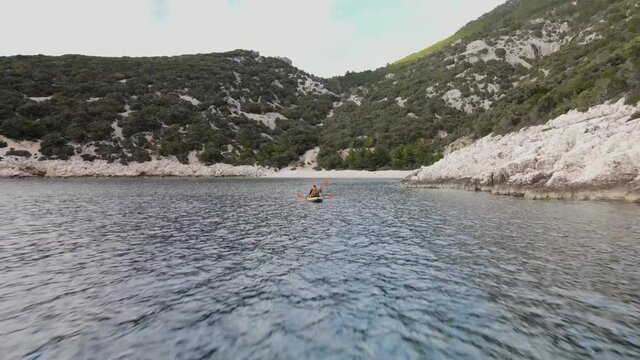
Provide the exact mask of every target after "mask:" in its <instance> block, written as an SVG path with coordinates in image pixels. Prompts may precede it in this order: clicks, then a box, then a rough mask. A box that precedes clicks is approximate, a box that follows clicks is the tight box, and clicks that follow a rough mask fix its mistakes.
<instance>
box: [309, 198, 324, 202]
mask: <svg viewBox="0 0 640 360" xmlns="http://www.w3.org/2000/svg"><path fill="white" fill-rule="evenodd" d="M323 200H324V199H323V198H321V197H310V198H307V202H312V203H321V202H322V201H323Z"/></svg>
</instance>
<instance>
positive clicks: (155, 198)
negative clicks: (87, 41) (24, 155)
mask: <svg viewBox="0 0 640 360" xmlns="http://www.w3.org/2000/svg"><path fill="white" fill-rule="evenodd" d="M310 185H311V183H310V182H309V181H304V180H264V179H263V180H240V179H232V180H206V179H78V180H3V181H0V204H2V206H1V210H0V212H1V216H0V353H1V354H3V356H2V357H3V358H8V359H12V358H22V357H28V358H36V357H39V356H40V357H41V358H51V359H62V358H100V359H103V358H104V359H106V358H149V359H158V358H181V359H187V358H189V359H192V358H211V357H214V358H225V359H242V358H283V359H303V358H304V359H324V358H381V359H387V358H443V357H445V358H482V357H498V358H539V359H554V358H585V357H587V358H589V357H593V358H608V359H615V358H634V357H635V358H637V357H640V275H639V274H640V272H639V271H638V269H639V268H640V267H639V265H640V221H638V219H640V207H639V206H638V205H633V204H615V203H603V202H600V203H596V202H544V201H527V200H522V199H516V198H508V197H497V196H492V195H488V194H479V193H470V192H459V191H429V190H406V189H401V188H400V187H399V186H398V184H397V183H396V182H385V181H362V180H358V181H356V180H342V181H337V184H335V185H332V186H331V187H332V189H331V190H332V192H334V193H336V194H337V195H338V196H337V198H336V199H335V200H330V201H326V202H325V203H324V204H307V205H301V204H299V203H297V202H296V193H297V192H306V191H308V187H309V186H310Z"/></svg>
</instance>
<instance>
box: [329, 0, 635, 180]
mask: <svg viewBox="0 0 640 360" xmlns="http://www.w3.org/2000/svg"><path fill="white" fill-rule="evenodd" d="M639 14H640V2H639V1H637V0H609V1H595V0H593V1H592V0H580V1H558V0H537V1H531V0H519V1H515V0H512V1H509V2H507V3H505V4H504V5H502V6H499V7H498V8H496V9H495V10H494V11H492V12H490V13H488V14H486V15H484V16H482V17H481V18H479V19H478V20H476V21H474V22H472V23H470V24H468V25H467V26H465V27H464V28H462V29H461V30H460V31H459V32H458V33H456V34H454V35H453V36H452V37H450V38H449V39H446V40H444V41H442V42H440V43H438V44H436V45H434V46H432V47H429V48H427V49H425V50H424V51H421V52H418V53H416V54H413V55H411V56H409V57H407V58H405V59H402V60H400V61H398V62H396V63H395V64H392V65H390V66H387V67H385V68H381V69H378V70H376V71H371V72H366V73H360V74H348V75H347V76H346V77H342V78H336V79H332V81H333V82H334V83H335V84H337V85H336V86H339V87H342V88H345V89H346V88H349V89H350V91H349V92H348V93H347V94H346V95H344V96H343V98H342V100H341V102H340V103H339V104H338V106H337V108H336V109H334V111H333V112H332V113H331V117H330V118H329V119H327V121H325V125H324V132H323V133H322V136H321V138H320V147H321V153H320V164H321V165H322V166H324V167H338V168H340V167H349V168H361V169H366V168H369V169H375V168H385V167H391V168H404V169H409V168H412V167H413V168H415V167H419V166H420V165H427V164H430V163H432V162H434V161H435V160H438V159H439V158H440V157H441V156H442V153H443V152H444V149H445V147H446V146H447V145H449V144H451V143H452V142H454V141H455V140H457V139H459V138H461V137H464V136H468V137H470V138H479V137H482V136H485V135H487V134H489V133H492V132H493V133H497V134H502V133H507V132H511V131H515V130H518V129H521V128H523V127H526V126H531V125H538V124H542V123H544V122H546V121H547V120H549V119H552V118H554V117H556V116H558V115H560V114H563V113H565V112H567V111H569V110H571V109H579V110H583V111H584V110H586V109H588V108H589V107H590V106H592V105H597V104H602V103H604V102H606V101H613V102H616V101H617V100H618V99H620V98H622V97H625V99H626V101H627V103H629V104H635V103H636V102H637V101H638V100H640V36H639V35H640V15H639Z"/></svg>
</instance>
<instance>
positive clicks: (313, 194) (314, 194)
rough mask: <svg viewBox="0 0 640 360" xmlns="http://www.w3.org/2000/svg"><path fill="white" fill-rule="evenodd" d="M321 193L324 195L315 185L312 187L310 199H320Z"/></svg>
mask: <svg viewBox="0 0 640 360" xmlns="http://www.w3.org/2000/svg"><path fill="white" fill-rule="evenodd" d="M321 193H322V189H320V188H319V187H317V186H315V185H313V186H312V187H311V190H310V191H309V197H310V198H318V197H320V194H321Z"/></svg>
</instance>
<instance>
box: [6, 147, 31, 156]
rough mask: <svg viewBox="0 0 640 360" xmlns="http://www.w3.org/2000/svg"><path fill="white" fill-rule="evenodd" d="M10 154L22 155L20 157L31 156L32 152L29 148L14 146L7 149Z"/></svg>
mask: <svg viewBox="0 0 640 360" xmlns="http://www.w3.org/2000/svg"><path fill="white" fill-rule="evenodd" d="M7 155H8V156H20V157H31V153H30V152H28V151H27V150H15V149H14V148H10V149H9V151H7Z"/></svg>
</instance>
